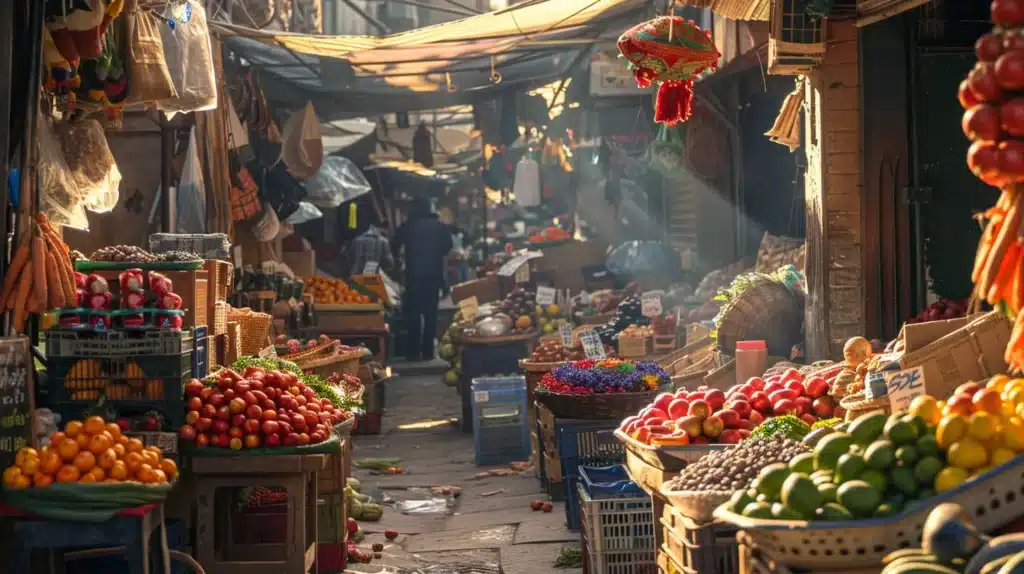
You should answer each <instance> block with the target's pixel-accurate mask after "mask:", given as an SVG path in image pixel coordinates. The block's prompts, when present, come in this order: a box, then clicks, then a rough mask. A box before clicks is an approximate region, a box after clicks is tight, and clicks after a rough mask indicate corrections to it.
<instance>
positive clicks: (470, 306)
mask: <svg viewBox="0 0 1024 574" xmlns="http://www.w3.org/2000/svg"><path fill="white" fill-rule="evenodd" d="M459 310H460V311H462V318H463V319H465V320H466V321H472V320H473V319H475V318H476V315H477V313H479V312H480V303H479V302H478V301H477V299H476V297H470V298H468V299H463V300H462V301H459Z"/></svg>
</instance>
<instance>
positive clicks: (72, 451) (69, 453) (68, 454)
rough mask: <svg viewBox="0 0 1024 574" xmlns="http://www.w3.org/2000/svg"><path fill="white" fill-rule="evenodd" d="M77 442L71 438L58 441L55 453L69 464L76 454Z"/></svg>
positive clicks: (77, 449)
mask: <svg viewBox="0 0 1024 574" xmlns="http://www.w3.org/2000/svg"><path fill="white" fill-rule="evenodd" d="M78 451H79V448H78V441H77V440H75V439H73V438H66V439H64V440H62V441H60V444H59V445H57V452H58V453H60V457H61V458H62V459H64V460H65V461H67V462H70V461H71V460H73V459H74V458H75V456H76V455H77V454H78Z"/></svg>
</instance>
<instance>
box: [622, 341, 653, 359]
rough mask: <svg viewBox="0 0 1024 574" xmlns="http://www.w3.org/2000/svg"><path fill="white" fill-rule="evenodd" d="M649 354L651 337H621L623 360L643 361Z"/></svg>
mask: <svg viewBox="0 0 1024 574" xmlns="http://www.w3.org/2000/svg"><path fill="white" fill-rule="evenodd" d="M649 354H651V338H650V337H619V356H620V357H622V358H623V359H642V358H644V357H646V356H647V355H649Z"/></svg>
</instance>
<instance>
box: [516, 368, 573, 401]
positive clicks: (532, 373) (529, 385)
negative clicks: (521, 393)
mask: <svg viewBox="0 0 1024 574" xmlns="http://www.w3.org/2000/svg"><path fill="white" fill-rule="evenodd" d="M567 362H569V361H561V362H554V363H535V362H533V361H531V360H529V359H519V368H520V369H522V370H523V373H525V375H526V400H527V403H526V404H528V405H532V404H533V401H534V400H535V399H534V393H535V392H536V390H537V385H538V384H540V380H541V379H542V378H544V375H546V374H548V373H549V372H551V369H554V368H555V367H557V366H558V365H564V364H566V363H567Z"/></svg>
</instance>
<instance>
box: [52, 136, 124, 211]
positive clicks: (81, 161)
mask: <svg viewBox="0 0 1024 574" xmlns="http://www.w3.org/2000/svg"><path fill="white" fill-rule="evenodd" d="M58 135H59V137H60V143H61V150H62V151H63V152H64V161H65V162H67V166H68V169H69V170H70V175H71V177H72V178H73V179H74V180H75V184H76V186H77V187H78V192H79V193H80V194H81V195H82V198H83V203H84V206H85V207H86V208H87V209H89V210H90V211H94V212H96V213H106V212H108V211H110V210H112V209H114V207H115V206H116V205H117V199H118V196H119V193H118V187H119V186H120V185H121V172H120V171H119V170H118V169H117V163H116V162H115V161H114V154H113V153H111V152H110V147H109V146H108V145H107V136H106V133H104V131H103V126H101V125H100V123H99V122H98V121H96V120H92V119H85V120H82V121H80V122H77V123H73V124H62V125H61V127H60V129H59V131H58Z"/></svg>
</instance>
